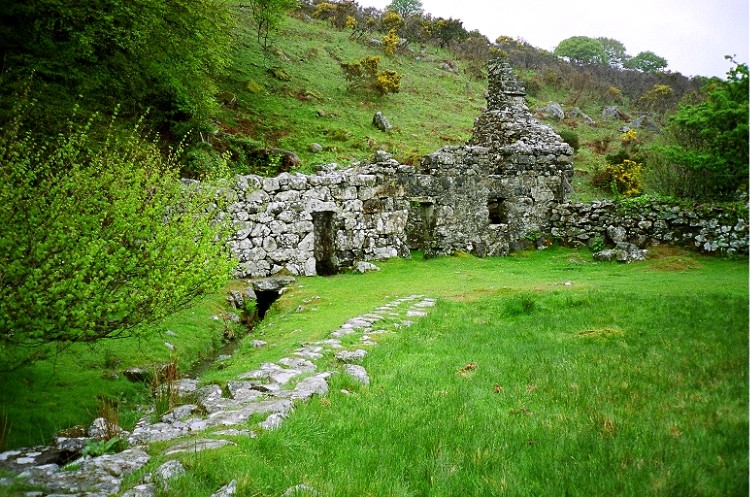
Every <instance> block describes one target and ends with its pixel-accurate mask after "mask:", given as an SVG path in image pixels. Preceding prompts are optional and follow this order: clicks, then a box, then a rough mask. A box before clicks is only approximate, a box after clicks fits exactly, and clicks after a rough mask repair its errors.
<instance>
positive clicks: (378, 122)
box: [372, 111, 393, 132]
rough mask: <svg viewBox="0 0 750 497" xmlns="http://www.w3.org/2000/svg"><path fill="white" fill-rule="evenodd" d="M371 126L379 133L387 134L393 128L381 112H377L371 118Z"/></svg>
mask: <svg viewBox="0 0 750 497" xmlns="http://www.w3.org/2000/svg"><path fill="white" fill-rule="evenodd" d="M372 125H373V126H375V127H376V128H378V129H379V130H380V131H385V132H388V131H390V129H391V128H392V127H393V126H391V123H390V122H389V121H388V119H387V118H386V117H385V116H384V115H383V113H382V112H380V111H378V112H376V113H375V115H374V116H372Z"/></svg>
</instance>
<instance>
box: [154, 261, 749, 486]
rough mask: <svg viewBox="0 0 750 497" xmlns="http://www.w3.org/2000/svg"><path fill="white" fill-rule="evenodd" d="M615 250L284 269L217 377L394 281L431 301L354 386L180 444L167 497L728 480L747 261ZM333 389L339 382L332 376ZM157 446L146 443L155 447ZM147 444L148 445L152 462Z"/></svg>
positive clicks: (284, 349)
mask: <svg viewBox="0 0 750 497" xmlns="http://www.w3.org/2000/svg"><path fill="white" fill-rule="evenodd" d="M658 252H659V253H660V255H659V256H658V257H657V258H655V259H652V260H649V261H645V262H641V263H633V264H629V265H619V264H609V263H606V264H605V263H596V262H593V261H592V260H591V258H590V255H589V254H588V253H586V252H582V251H571V250H566V249H555V248H553V249H549V250H546V251H542V252H533V253H522V254H517V255H515V256H512V257H507V258H497V259H475V258H473V257H450V258H439V259H430V260H423V259H421V258H420V257H418V256H416V257H415V258H414V259H413V260H408V261H407V260H394V261H390V262H388V263H385V264H383V270H382V271H381V272H379V273H370V274H367V275H364V276H362V275H339V276H335V277H331V278H307V279H302V280H300V282H299V284H298V285H296V286H295V287H294V288H293V289H292V290H291V291H290V292H288V293H286V294H285V295H284V296H283V297H282V299H281V300H280V301H279V302H278V304H279V305H278V306H277V308H276V309H275V310H274V311H273V312H272V313H271V314H270V315H269V318H268V320H267V321H266V322H265V323H264V325H263V326H261V328H260V329H258V330H256V332H255V334H257V335H260V334H262V335H263V337H264V339H266V340H268V341H269V346H268V348H266V349H261V350H260V351H257V350H255V349H251V348H250V347H247V348H240V349H239V351H238V352H237V353H236V357H235V359H234V362H233V364H232V365H231V366H230V367H229V368H226V369H220V370H219V369H216V370H212V371H209V372H208V373H206V374H205V375H204V376H203V381H204V382H218V383H222V382H224V381H227V380H229V379H232V378H234V377H235V376H236V375H237V374H239V373H240V372H242V371H246V370H248V369H251V368H253V367H255V366H256V365H257V364H259V363H260V362H263V361H266V360H277V359H279V358H280V357H283V356H284V355H288V354H289V353H290V352H291V351H292V350H293V349H294V348H295V347H296V346H298V344H299V342H300V341H304V340H313V339H320V338H323V337H325V336H327V334H328V333H329V332H330V331H332V330H333V329H335V328H336V327H337V326H339V325H340V324H341V323H343V322H344V321H345V320H346V319H348V318H350V317H354V316H356V315H359V314H362V313H365V312H367V311H370V310H372V309H374V308H375V307H378V306H380V305H381V304H383V303H385V302H387V301H390V300H393V299H395V298H397V297H399V296H405V295H409V294H414V293H422V294H425V295H428V296H432V297H436V298H438V305H437V307H436V308H435V309H434V310H433V311H432V312H431V313H430V315H429V316H428V317H426V318H422V319H421V320H419V321H418V323H417V324H416V325H415V326H413V327H411V328H407V329H404V330H403V331H401V332H399V333H398V334H394V335H389V336H387V337H384V338H382V339H381V343H380V345H379V346H378V347H375V348H374V349H372V350H371V352H370V354H369V355H368V357H367V358H366V360H365V363H364V365H365V367H366V368H367V370H368V372H369V373H370V376H371V378H372V383H371V385H370V386H369V387H357V386H356V385H353V384H352V382H351V381H349V380H346V379H344V378H343V377H334V379H333V380H332V388H331V393H330V394H329V395H327V396H326V397H324V398H317V399H315V400H313V401H312V402H309V403H306V404H300V405H298V406H297V409H296V410H295V412H294V413H293V414H292V415H291V416H290V417H289V418H288V419H287V421H286V422H285V423H284V424H283V425H282V427H281V428H279V429H278V430H276V431H272V432H261V434H260V435H259V436H258V438H256V439H237V440H236V441H237V442H238V445H237V446H236V447H231V448H226V449H222V450H221V451H213V452H204V453H199V454H196V455H192V456H184V457H183V459H182V460H183V463H184V464H185V465H186V467H188V468H189V472H188V476H187V477H185V478H184V479H182V480H180V481H178V482H176V484H175V485H176V486H175V487H174V488H175V491H178V492H180V493H181V494H184V495H185V496H208V495H210V494H211V493H212V492H213V491H215V490H216V488H218V487H219V486H221V485H223V484H225V483H227V482H228V481H229V480H231V479H235V478H236V479H238V481H239V490H238V494H239V495H268V496H272V495H280V494H281V493H282V492H284V490H285V489H287V488H289V487H292V486H294V485H297V484H305V485H308V486H310V487H313V488H315V489H317V490H318V491H319V492H321V495H326V496H350V495H373V496H383V495H393V496H407V495H408V496H416V495H430V496H438V495H446V496H447V495H451V496H452V495H680V496H683V495H716V496H726V495H746V494H747V492H748V419H747V418H748V414H747V405H748V380H747V373H748V312H747V307H748V304H747V301H748V300H747V299H748V285H747V283H748V273H747V270H748V267H747V262H746V261H726V260H719V259H709V258H704V257H701V256H697V255H694V254H693V255H691V254H687V253H683V252H673V251H658ZM342 388H347V389H349V390H353V394H352V395H348V396H347V395H343V394H341V393H339V391H340V390H341V389H342ZM154 454H155V455H156V452H154ZM162 461H163V458H162V457H160V456H158V455H156V457H155V458H154V461H153V462H152V466H155V465H157V464H159V463H160V462H162Z"/></svg>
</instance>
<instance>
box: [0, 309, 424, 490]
mask: <svg viewBox="0 0 750 497" xmlns="http://www.w3.org/2000/svg"><path fill="white" fill-rule="evenodd" d="M434 305H435V300H434V299H431V298H429V297H425V296H423V295H410V296H407V297H403V298H398V299H396V300H393V301H391V302H389V303H387V304H385V305H383V306H381V307H378V308H377V309H375V310H373V311H372V312H370V313H367V314H364V315H361V316H357V317H354V318H352V319H349V320H348V321H347V322H345V323H344V324H343V325H341V326H340V327H339V328H337V329H336V330H334V331H333V332H331V333H330V335H329V337H328V338H326V339H324V340H320V341H315V342H310V343H304V344H302V346H301V347H300V348H298V349H297V350H295V351H294V353H293V354H292V355H291V356H289V357H283V358H281V359H279V360H278V361H276V362H274V363H264V364H261V366H260V367H259V368H258V369H254V370H251V371H247V372H244V373H242V374H240V375H238V376H237V377H236V379H235V380H233V381H229V382H228V383H227V388H226V392H225V391H222V389H221V387H219V386H218V385H213V384H212V385H207V386H204V387H198V380H197V379H187V378H186V379H181V380H178V382H177V385H176V386H177V388H178V389H179V392H180V395H181V397H182V398H184V399H189V400H187V401H188V402H190V403H185V404H183V405H180V406H178V407H175V408H174V409H172V410H171V411H169V412H167V413H166V414H164V415H163V416H162V417H161V418H160V419H159V420H158V421H154V420H153V419H152V418H153V415H152V414H149V415H146V416H144V417H143V418H142V419H141V420H140V421H139V422H138V423H137V424H136V426H135V428H134V429H133V432H132V433H123V434H122V436H127V439H128V442H129V448H128V449H126V450H125V451H123V452H120V453H118V454H107V455H103V456H99V457H85V458H81V459H78V460H76V461H73V462H72V463H71V464H68V465H67V466H65V467H61V466H60V465H58V464H55V463H46V464H45V463H44V462H45V461H48V460H49V454H50V452H51V451H53V450H57V451H59V446H61V445H65V444H72V445H75V444H82V443H83V442H84V441H85V440H86V438H80V439H73V438H63V437H58V438H57V439H56V440H55V445H56V446H57V447H32V448H27V449H17V450H11V451H7V452H3V453H0V467H3V468H6V469H9V470H11V471H12V472H14V473H16V474H17V475H18V477H19V478H21V479H23V480H25V481H26V482H27V483H28V484H31V485H34V486H38V487H39V488H43V489H45V490H43V491H36V492H30V493H27V494H26V495H28V496H29V497H32V496H33V497H42V496H53V495H54V496H55V497H63V496H65V497H73V496H75V497H78V496H93V497H106V496H108V495H112V494H119V492H120V487H121V485H122V480H123V478H124V477H125V476H126V475H128V474H130V473H132V472H134V471H137V470H139V469H141V468H143V467H144V466H145V465H146V464H147V463H148V462H149V460H150V456H149V455H148V453H147V449H148V445H149V444H150V443H152V442H157V441H171V440H174V441H175V443H174V444H172V445H170V446H169V447H168V448H167V449H165V452H164V454H165V455H167V456H171V455H175V454H180V453H186V452H197V451H201V450H208V449H218V448H221V447H224V446H226V445H233V444H234V443H235V442H234V441H233V440H232V438H236V437H251V438H252V437H255V436H256V433H255V432H254V431H252V430H251V429H250V428H251V427H250V423H249V420H250V418H251V417H253V416H256V415H263V416H265V420H264V421H262V422H260V423H259V424H258V426H259V427H260V428H261V429H263V430H273V429H275V428H277V427H278V426H280V425H281V423H283V421H284V419H285V418H286V417H287V416H288V415H289V414H290V413H291V412H292V411H293V410H294V407H295V402H300V401H305V400H307V399H310V398H311V397H312V396H314V395H325V394H326V393H327V392H328V388H329V387H328V378H330V377H331V376H332V375H335V374H346V375H349V376H350V377H352V378H353V379H355V380H356V381H358V382H360V383H362V384H364V385H368V384H369V383H370V377H369V375H368V373H367V371H366V370H365V368H364V367H363V366H361V365H360V364H358V363H359V362H361V361H362V360H363V359H364V358H365V356H366V355H367V349H368V348H369V347H372V346H375V345H377V342H376V341H375V340H373V337H374V336H375V335H380V334H386V333H394V332H397V331H398V330H399V329H401V328H403V327H406V326H410V325H411V324H413V323H414V321H415V319H418V318H420V317H423V316H426V315H427V312H428V311H429V309H430V308H432V307H433V306H434ZM350 336H355V337H356V336H358V337H359V343H357V340H354V341H352V340H351V338H347V340H346V342H347V343H351V342H354V343H355V345H353V346H348V347H346V346H344V345H343V344H342V338H344V337H350ZM253 343H254V345H256V346H258V347H261V346H264V345H265V343H264V342H261V341H255V342H253ZM327 356H328V357H330V356H333V357H335V358H336V359H337V361H336V362H337V363H338V364H339V367H337V368H333V369H329V370H326V371H321V370H319V369H318V364H316V361H320V360H321V359H323V358H325V357H327ZM328 363H330V361H329V362H328ZM99 424H101V422H100V423H99ZM96 426H97V422H96V421H95V422H94V425H93V426H92V428H94V431H95V428H96ZM89 435H90V436H91V435H92V433H91V430H90V433H89ZM184 472H185V470H184V468H183V467H182V466H181V464H180V463H179V461H177V460H176V459H170V460H169V461H167V462H166V463H165V464H163V465H162V466H160V467H159V468H157V469H156V470H155V471H154V472H153V473H148V474H146V475H144V477H143V478H142V480H141V482H140V483H139V485H137V486H135V487H134V488H132V489H130V490H128V491H126V492H125V493H123V494H122V496H123V497H152V496H154V495H156V492H157V489H159V488H161V489H164V488H166V487H167V486H168V484H169V483H168V482H169V480H170V479H171V478H175V477H178V476H180V475H181V474H184ZM12 481H13V480H12V479H10V478H5V479H0V487H2V486H4V485H9V484H11V483H12ZM301 487H303V486H302V485H298V486H296V487H292V488H290V489H287V491H286V492H283V493H282V494H280V495H282V496H284V495H297V494H299V493H300V492H307V494H310V495H316V494H317V492H316V491H315V490H314V489H311V488H307V487H305V488H301ZM235 490H236V482H235V481H234V480H233V481H231V482H229V483H228V484H227V485H225V486H224V487H222V488H221V489H218V490H217V492H216V493H215V494H214V497H229V496H231V495H233V494H234V492H235Z"/></svg>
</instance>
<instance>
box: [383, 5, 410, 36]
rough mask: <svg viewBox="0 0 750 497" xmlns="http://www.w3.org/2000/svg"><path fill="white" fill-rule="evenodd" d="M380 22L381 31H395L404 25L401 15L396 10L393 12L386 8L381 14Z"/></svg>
mask: <svg viewBox="0 0 750 497" xmlns="http://www.w3.org/2000/svg"><path fill="white" fill-rule="evenodd" d="M380 24H381V26H382V29H383V31H396V32H398V30H399V29H401V27H402V26H403V25H404V18H403V17H401V15H400V14H399V13H398V12H394V11H392V10H388V11H386V12H385V14H383V17H382V18H381V19H380Z"/></svg>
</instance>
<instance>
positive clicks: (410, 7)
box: [385, 0, 423, 19]
mask: <svg viewBox="0 0 750 497" xmlns="http://www.w3.org/2000/svg"><path fill="white" fill-rule="evenodd" d="M385 9H386V10H392V11H393V12H397V13H398V14H399V15H400V16H401V17H402V18H404V19H408V18H409V17H411V16H413V15H418V14H421V13H422V12H423V7H422V2H421V0H393V1H392V2H391V3H390V4H389V5H388V6H387V7H386V8H385Z"/></svg>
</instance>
